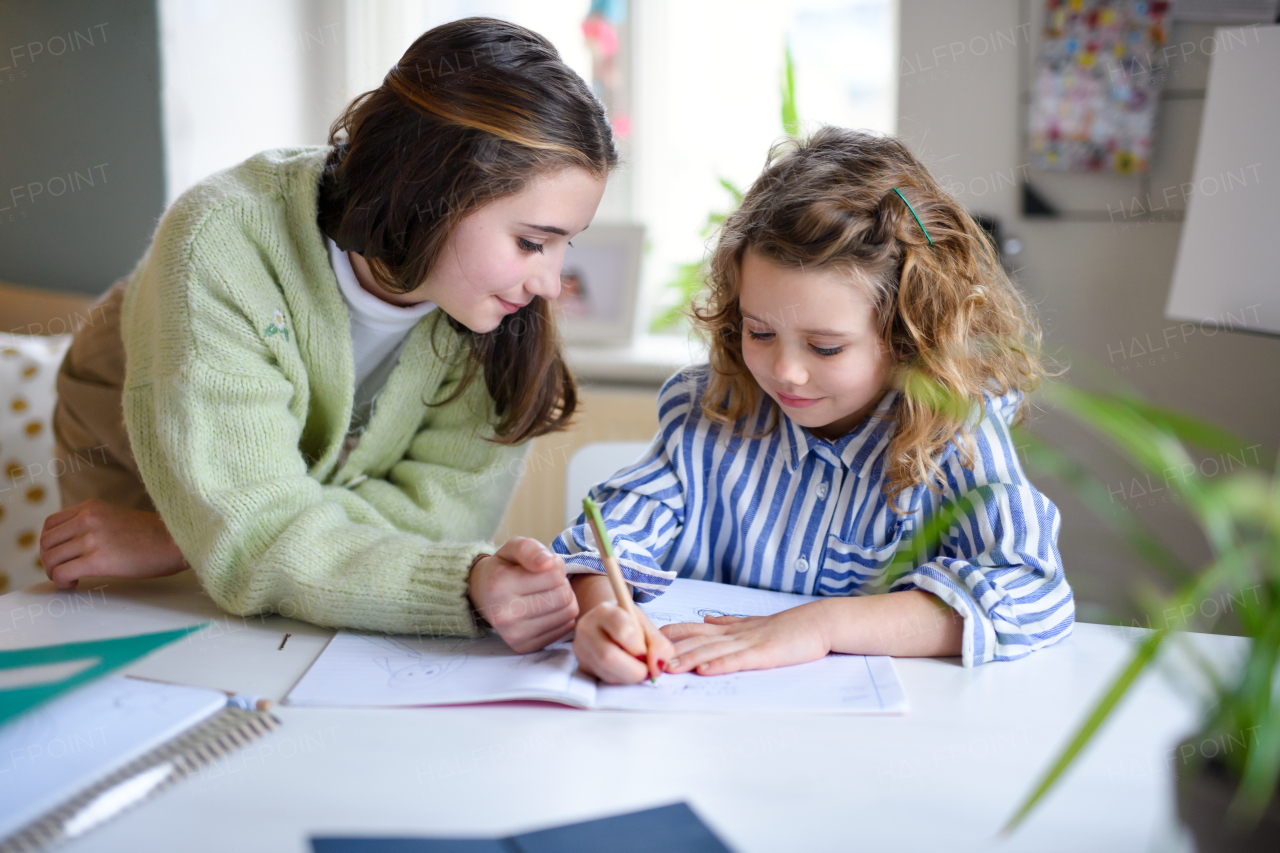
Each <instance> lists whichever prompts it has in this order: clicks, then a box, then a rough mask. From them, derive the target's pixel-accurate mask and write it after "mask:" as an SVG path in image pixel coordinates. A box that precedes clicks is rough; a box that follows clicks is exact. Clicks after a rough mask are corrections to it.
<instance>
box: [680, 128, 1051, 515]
mask: <svg viewBox="0 0 1280 853" xmlns="http://www.w3.org/2000/svg"><path fill="white" fill-rule="evenodd" d="M895 188H897V189H898V190H899V191H900V192H901V193H902V196H901V197H900V196H899V195H898V193H897V192H894V189H895ZM904 198H905V201H904ZM907 202H910V208H908V206H907ZM912 209H914V211H915V216H919V217H920V222H917V221H916V218H915V216H913V215H912V212H911V211H912ZM921 223H923V228H922V227H921ZM926 231H927V232H928V234H927V236H926V233H925V232H926ZM930 238H932V243H930ZM748 248H750V249H751V250H753V251H755V252H759V253H760V255H762V256H763V257H765V258H768V259H769V260H770V261H772V262H773V263H776V264H781V265H783V266H787V267H793V268H795V267H798V268H804V269H812V268H818V267H835V268H837V269H839V268H843V269H847V270H849V272H850V286H851V287H853V286H857V284H855V282H858V281H861V282H868V283H869V284H870V286H871V289H872V293H871V294H870V295H871V297H872V302H873V304H874V305H875V307H876V316H877V318H878V321H879V324H880V336H881V340H882V341H883V343H884V345H885V347H886V348H887V349H888V351H889V353H890V356H891V358H892V359H893V361H894V362H895V365H896V368H897V371H898V373H899V375H900V377H901V381H902V382H903V383H904V386H905V387H904V391H905V393H903V394H902V395H901V399H900V401H899V402H898V404H897V409H896V413H895V415H894V416H895V418H896V419H897V425H896V429H895V430H894V434H893V437H892V438H891V439H890V442H889V447H888V450H887V451H886V459H885V494H886V495H887V496H888V497H889V498H890V500H892V501H895V503H896V498H897V496H898V495H899V494H900V493H901V492H902V491H903V490H904V489H908V488H911V487H914V486H916V485H919V484H926V485H928V486H929V488H931V489H934V490H935V491H937V490H940V489H941V473H942V472H941V469H940V468H939V466H938V457H939V455H940V452H941V451H942V450H943V448H944V447H945V446H946V444H947V442H948V441H951V440H955V442H956V448H957V450H958V452H959V453H960V458H961V460H962V462H963V464H964V465H965V466H966V467H970V468H972V466H973V457H974V452H975V448H974V439H973V427H974V426H975V424H974V422H973V420H972V418H973V413H974V412H975V411H976V412H978V413H981V412H983V406H984V395H985V394H989V393H993V392H994V393H996V394H1006V393H1008V392H1009V391H1010V390H1013V389H1018V390H1021V391H1024V392H1029V391H1031V390H1033V389H1034V388H1035V387H1037V385H1038V384H1039V382H1040V380H1041V378H1042V377H1044V376H1046V375H1047V371H1046V369H1045V367H1044V364H1043V362H1042V360H1041V356H1040V336H1041V333H1040V326H1039V324H1038V323H1037V321H1036V319H1035V316H1034V315H1033V314H1032V313H1031V311H1030V310H1029V309H1028V307H1027V305H1026V302H1025V301H1024V300H1023V298H1022V296H1021V294H1020V293H1019V292H1018V290H1017V289H1016V288H1015V287H1014V286H1013V284H1012V283H1011V282H1010V281H1009V278H1008V276H1007V275H1006V274H1005V272H1004V269H1003V267H1001V265H1000V261H999V258H998V256H997V255H996V253H995V251H994V249H993V247H992V245H991V241H990V240H989V238H988V237H987V235H986V233H985V232H984V231H983V230H982V229H981V228H980V227H979V226H978V225H977V223H975V222H974V221H973V218H972V217H971V216H969V214H968V213H966V212H965V210H964V208H963V207H961V206H960V204H959V203H958V202H957V201H956V200H955V199H954V198H952V197H951V196H950V195H949V194H948V193H947V192H946V191H945V190H943V189H942V187H941V186H939V185H938V183H937V182H936V181H935V180H934V179H933V177H932V176H931V175H930V174H929V172H928V170H927V169H925V167H924V166H923V165H921V164H920V162H919V161H917V160H916V158H915V157H914V156H912V154H911V152H910V151H908V150H907V148H906V146H905V145H903V144H902V143H901V142H900V141H898V140H897V139H893V138H891V137H880V136H875V135H872V134H868V133H861V132H857V131H852V130H846V129H843V128H837V127H824V128H822V129H821V130H819V131H818V132H817V133H815V134H814V135H813V136H812V137H811V138H810V139H809V140H807V141H803V142H798V141H791V142H786V143H783V144H781V145H779V146H775V147H774V149H773V150H772V151H771V152H770V154H769V161H768V163H767V164H766V166H765V169H764V172H763V173H762V174H761V175H760V177H759V178H757V179H756V181H755V183H754V184H753V185H752V186H751V189H750V190H749V191H748V192H747V194H746V196H745V197H744V198H743V200H742V205H741V206H740V207H739V208H738V209H737V210H736V211H734V213H732V214H731V215H730V216H729V217H728V218H726V220H725V222H724V224H723V226H722V227H721V230H720V235H719V239H718V242H717V245H716V249H715V252H714V253H713V255H712V259H711V272H710V280H709V281H708V283H707V290H706V293H705V296H704V298H703V300H702V303H701V304H700V305H695V307H694V309H693V316H694V321H695V324H696V325H697V326H698V327H699V328H700V329H701V330H702V331H703V332H704V334H706V335H707V336H708V338H709V343H710V361H711V367H712V370H711V379H710V384H709V386H708V387H707V389H706V392H705V394H704V396H703V400H702V406H703V410H704V411H705V412H706V413H707V414H708V416H709V417H711V418H712V419H714V420H717V421H719V422H721V423H726V424H733V423H736V422H739V421H740V419H743V418H745V417H746V416H747V415H748V414H750V413H751V412H753V411H755V409H756V406H757V405H758V404H759V402H760V395H761V394H762V392H761V390H760V387H759V385H757V384H756V382H755V379H754V378H753V377H752V376H751V373H750V371H749V370H748V369H747V366H746V362H745V361H744V360H743V357H742V311H741V308H740V305H739V301H738V296H739V292H740V289H739V288H740V284H739V275H740V271H741V264H742V257H743V253H744V252H746V250H747V249H748ZM1027 405H1028V404H1027V401H1026V398H1025V396H1024V398H1023V400H1022V402H1021V403H1020V404H1019V407H1018V410H1017V412H1016V416H1015V420H1017V421H1021V420H1022V419H1023V418H1024V417H1025V415H1026V411H1027ZM775 410H776V408H775ZM773 422H774V425H775V426H776V422H777V419H776V418H774V419H773Z"/></svg>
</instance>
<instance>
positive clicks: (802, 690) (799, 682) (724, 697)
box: [595, 580, 907, 714]
mask: <svg viewBox="0 0 1280 853" xmlns="http://www.w3.org/2000/svg"><path fill="white" fill-rule="evenodd" d="M815 600H816V597H815V596H809V595H792V594H790V593H785V592H775V591H773V590H762V589H753V588H751V587H741V586H734V585H732V584H722V583H711V582H709V581H693V580H677V581H675V582H674V583H672V585H671V587H670V589H668V590H667V592H665V593H663V594H662V595H661V596H659V597H658V598H657V599H655V600H653V601H651V602H649V603H648V604H644V605H641V607H642V608H643V609H644V611H645V612H646V613H647V614H648V615H649V618H650V619H651V620H652V621H653V623H654V624H656V625H657V626H658V627H662V626H663V625H668V624H672V623H675V622H701V621H703V617H704V616H769V615H772V614H774V613H779V612H781V611H783V610H787V609H789V608H791V607H798V606H799V605H801V604H805V603H807V602H810V601H815ZM595 707H597V708H610V709H614V710H630V711H701V712H716V713H733V712H756V713H759V712H794V711H800V712H808V713H836V714H903V713H906V711H907V698H906V694H905V693H904V692H903V690H902V684H901V682H899V680H898V675H897V673H896V672H895V671H894V668H893V660H892V659H891V658H888V657H866V656H863V655H827V656H826V657H825V658H822V659H821V660H816V661H811V662H810V663H805V664H799V665H797V666H785V667H779V668H777V669H767V670H754V671H750V672H735V673H730V674H728V675H712V676H701V675H694V674H692V673H683V674H680V675H672V674H666V675H663V676H661V677H659V678H658V682H657V684H649V683H647V682H645V683H642V684H637V685H628V686H612V685H604V684H602V685H600V687H599V688H598V690H597V692H596V702H595Z"/></svg>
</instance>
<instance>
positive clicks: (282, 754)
mask: <svg viewBox="0 0 1280 853" xmlns="http://www.w3.org/2000/svg"><path fill="white" fill-rule="evenodd" d="M103 583H104V582H102V581H90V582H89V583H88V585H89V586H91V587H95V588H94V589H91V590H86V591H82V592H78V593H65V592H64V593H58V592H54V591H53V588H52V586H51V585H47V584H45V585H40V586H36V587H32V588H30V589H28V590H24V591H19V592H13V593H10V594H8V595H5V596H0V648H14V647H18V646H29V645H39V644H46V643H54V642H70V641H74V640H81V639H91V638H99V637H107V636H120V635H124V634H129V633H138V632H143V631H150V630H160V629H164V628H171V627H178V626H182V625H190V624H194V623H197V622H200V621H204V620H213V622H214V624H213V625H212V626H211V627H210V628H207V629H205V631H203V632H201V633H199V634H196V635H194V636H193V637H191V638H190V639H188V640H184V641H181V642H179V643H178V644H176V645H173V646H170V647H168V648H165V649H163V650H161V651H159V652H157V653H156V654H154V655H152V656H151V657H150V658H147V659H145V660H144V661H141V662H139V663H138V664H136V665H135V666H133V667H131V668H130V669H128V670H126V671H127V672H130V673H134V674H138V675H144V676H149V677H153V678H161V679H167V680H172V681H181V682H185V683H189V684H195V685H200V686H205V687H220V688H225V689H229V690H238V691H243V692H247V693H256V694H259V695H262V696H267V697H270V698H272V699H275V700H280V699H282V698H283V697H284V695H285V694H286V693H287V692H288V691H289V689H290V687H291V686H292V685H293V683H294V682H295V681H296V680H297V678H298V677H300V676H301V675H302V673H303V672H304V671H305V670H306V669H307V667H308V666H309V665H310V664H311V661H312V660H313V659H314V658H315V656H316V655H317V654H318V653H319V652H320V650H321V649H322V648H323V646H324V644H325V642H326V641H327V639H328V637H329V636H330V633H331V632H329V631H326V630H323V629H320V628H316V627H313V626H309V625H305V624H302V623H299V622H295V621H293V620H289V619H285V618H283V617H278V616H272V617H266V618H264V619H249V620H244V619H239V618H236V617H229V616H226V615H225V614H222V613H220V612H219V611H218V610H217V609H216V608H215V607H214V605H213V604H212V602H211V601H210V600H209V599H208V598H207V597H205V596H204V595H203V594H202V593H201V592H200V591H199V590H198V588H197V587H196V585H195V583H194V579H193V578H192V577H191V576H190V573H184V575H181V576H178V577H175V578H169V579H165V580H162V581H146V582H128V583H124V582H122V583H112V584H109V585H105V586H102V585H101V584H103ZM286 632H289V633H292V635H293V636H292V637H290V638H289V641H288V643H287V644H286V645H285V648H284V649H283V650H279V649H278V646H279V645H280V641H281V639H282V637H283V636H284V634H285V633H286ZM1135 634H1136V632H1128V631H1125V630H1123V629H1113V628H1107V627H1103V626H1099V625H1085V624H1078V625H1077V626H1076V629H1075V634H1074V636H1072V637H1071V638H1069V639H1068V640H1066V641H1065V642H1064V643H1062V644H1059V645H1058V646H1055V647H1053V648H1050V649H1048V650H1045V651H1042V652H1039V653H1037V654H1034V655H1032V656H1031V657H1030V658H1028V659H1026V660H1024V661H1020V662H1017V663H1005V664H989V665H987V666H983V667H979V668H977V669H974V670H970V671H965V670H964V669H963V668H961V667H960V666H959V665H958V664H957V663H956V662H954V661H950V660H898V661H896V666H897V669H898V673H899V674H900V676H901V678H902V680H903V683H904V686H905V687H906V691H907V695H908V697H909V699H910V702H911V707H912V711H911V713H910V714H908V715H906V716H903V717H853V716H820V715H804V714H795V715H785V716H783V715H779V716H735V717H729V716H699V715H680V714H638V713H637V714H633V713H615V712H585V711H576V710H571V709H567V708H559V707H555V706H543V705H535V704H518V705H501V706H473V707H453V708H435V709H409V710H347V709H342V710H338V709H334V710H326V709H311V708H290V707H288V706H278V707H277V709H276V713H277V715H278V716H279V717H280V719H281V720H282V721H283V722H284V725H283V726H282V727H281V728H280V729H279V730H277V731H276V732H274V733H272V734H271V735H269V736H268V737H266V738H264V739H263V740H261V741H258V742H257V743H255V744H253V745H251V746H250V747H248V748H246V749H244V750H241V751H240V752H239V753H236V754H234V755H232V756H231V757H230V758H228V759H225V760H224V761H223V762H222V763H221V764H218V765H214V766H212V767H211V768H209V769H207V770H206V771H205V772H204V773H203V774H202V775H200V776H197V777H194V778H191V779H188V780H186V781H184V782H181V783H179V784H177V785H175V786H174V787H173V788H171V789H169V790H168V791H166V792H164V793H162V794H161V795H159V796H158V797H157V798H156V799H155V800H153V801H151V802H148V803H146V804H144V805H142V806H141V807H139V808H137V809H135V810H134V811H131V812H129V813H127V814H125V815H124V816H123V817H121V818H119V819H117V820H115V821H113V822H111V823H109V824H107V825H106V826H104V827H102V828H100V829H97V830H95V831H93V832H91V833H89V834H88V835H87V836H86V837H84V838H82V839H80V840H78V841H77V842H75V843H72V844H69V845H67V846H66V848H65V849H67V850H68V851H95V850H104V851H105V850H123V849H137V850H172V849H177V848H178V847H179V845H180V846H181V849H184V850H187V849H189V850H210V851H218V853H226V851H231V850H233V851H236V853H247V851H256V850H263V851H298V853H302V851H308V853H309V851H310V846H309V844H308V842H307V839H308V838H309V837H310V836H311V835H314V834H332V833H346V834H356V833H365V834H375V835H376V834H385V835H394V834H419V835H446V836H448V835H462V836H467V835H472V836H483V835H499V834H506V833H512V832H519V831H524V830H527V829H534V828H541V827H546V826H554V825H558V824H563V823H568V822H572V821H577V820H584V819H589V818H593V817H601V816H605V815H608V814H614V813H619V812H625V811H633V810H637V809H640V808H645V807H649V806H654V805H660V804H664V803H669V802H673V801H676V800H686V801H688V802H689V803H690V804H691V805H692V806H693V808H694V809H695V810H696V811H697V812H698V814H699V815H701V816H702V818H703V819H704V820H705V821H706V822H707V823H708V824H709V825H711V826H712V827H713V828H714V829H715V830H716V832H718V833H719V834H720V835H721V837H722V838H724V839H725V841H726V842H727V843H729V844H730V845H731V846H732V847H733V848H734V849H735V850H737V851H740V853H754V851H822V850H832V851H837V850H838V851H851V850H867V851H877V853H879V851H892V850H904V851H915V850H929V851H936V850H947V851H968V850H986V849H993V848H998V849H999V850H1001V851H1018V850H1026V851H1035V853H1047V851H1055V850H1063V851H1079V850H1091V851H1097V853H1103V851H1111V850H1123V851H1155V850H1174V851H1190V850H1192V849H1193V846H1192V844H1191V843H1190V842H1189V841H1188V840H1187V839H1186V837H1185V836H1184V835H1183V834H1182V833H1181V831H1180V830H1179V829H1178V827H1177V825H1176V820H1175V816H1174V808H1175V807H1174V800H1173V794H1172V791H1173V788H1172V778H1173V765H1172V762H1171V760H1170V751H1171V749H1172V748H1173V746H1174V745H1175V744H1176V743H1177V742H1178V740H1179V739H1180V737H1181V736H1183V735H1184V734H1186V733H1188V732H1189V731H1190V730H1191V728H1192V726H1193V724H1194V713H1193V710H1194V709H1193V708H1191V707H1190V706H1189V703H1188V701H1187V700H1185V699H1183V698H1181V694H1179V693H1178V692H1176V691H1175V690H1173V689H1172V688H1171V687H1170V686H1168V683H1167V681H1166V680H1165V679H1164V678H1163V677H1161V676H1159V675H1158V674H1154V673H1153V674H1151V675H1149V676H1146V677H1144V680H1143V681H1142V682H1140V685H1139V688H1138V689H1137V690H1136V692H1135V693H1134V694H1133V695H1131V696H1130V698H1129V699H1128V700H1126V702H1125V703H1124V704H1123V705H1122V706H1121V708H1120V711H1119V713H1118V716H1117V717H1116V718H1115V719H1113V721H1112V722H1111V724H1110V725H1108V727H1107V728H1106V729H1104V731H1103V733H1102V736H1101V737H1100V738H1099V739H1098V740H1097V742H1096V743H1095V744H1094V745H1093V747H1092V748H1091V749H1090V750H1089V752H1088V753H1087V754H1086V756H1085V757H1084V760H1082V761H1081V762H1079V763H1078V764H1077V766H1076V767H1074V768H1073V769H1072V771H1071V772H1070V774H1069V775H1068V777H1067V778H1066V779H1065V780H1064V782H1063V783H1062V784H1060V786H1059V788H1058V789H1057V790H1056V791H1055V792H1054V793H1053V794H1052V796H1051V797H1050V799H1049V801H1048V802H1047V803H1045V804H1044V806H1043V807H1042V808H1041V809H1040V810H1039V811H1037V812H1036V813H1035V814H1034V815H1033V816H1032V817H1031V818H1030V819H1029V821H1028V822H1027V823H1026V824H1025V825H1024V827H1023V828H1022V829H1021V830H1020V831H1019V832H1018V833H1017V834H1015V835H1014V836H1013V837H1012V838H1011V839H1008V840H1006V841H1003V842H997V841H996V840H995V839H994V833H995V832H996V831H997V830H998V829H999V827H1000V826H1001V825H1002V823H1003V822H1004V820H1005V819H1006V818H1008V816H1009V815H1010V814H1011V812H1012V811H1013V809H1014V808H1015V806H1016V805H1017V803H1018V802H1019V801H1020V800H1021V799H1022V797H1023V796H1024V794H1025V793H1026V792H1027V790H1028V789H1029V787H1030V786H1031V784H1032V783H1033V782H1034V780H1035V779H1036V778H1038V777H1039V775H1040V773H1041V772H1042V771H1043V769H1044V768H1045V766H1046V763H1047V762H1048V761H1049V760H1050V759H1051V758H1052V757H1053V756H1054V754H1056V751H1057V750H1058V748H1059V747H1060V745H1061V744H1062V742H1063V741H1064V739H1065V738H1066V737H1067V736H1068V734H1069V733H1070V732H1071V731H1072V730H1073V729H1074V727H1075V725H1076V724H1077V723H1078V721H1079V720H1080V719H1081V716H1082V714H1083V713H1084V712H1085V711H1086V709H1087V708H1089V707H1090V706H1091V705H1092V703H1093V701H1094V700H1095V698H1096V697H1097V695H1098V693H1099V691H1100V690H1101V689H1102V688H1103V686H1104V685H1105V684H1106V683H1107V682H1108V681H1109V679H1110V677H1111V676H1112V675H1113V673H1114V672H1115V671H1116V670H1117V669H1118V667H1120V666H1121V665H1122V664H1123V662H1124V661H1125V660H1127V653H1128V649H1129V648H1130V643H1131V642H1132V636H1133V635H1135ZM1196 641H1197V643H1198V644H1199V645H1200V647H1201V648H1202V650H1204V651H1206V652H1207V653H1209V654H1212V655H1215V656H1221V657H1222V658H1226V657H1228V656H1231V655H1235V654H1239V653H1240V652H1241V651H1242V650H1243V648H1244V644H1245V642H1246V641H1244V640H1241V639H1238V638H1231V637H1212V636H1207V635H1200V636H1199V637H1197V638H1196ZM605 780H624V781H623V782H622V783H619V782H616V781H605Z"/></svg>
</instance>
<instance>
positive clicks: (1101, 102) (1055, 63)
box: [1028, 0, 1171, 175]
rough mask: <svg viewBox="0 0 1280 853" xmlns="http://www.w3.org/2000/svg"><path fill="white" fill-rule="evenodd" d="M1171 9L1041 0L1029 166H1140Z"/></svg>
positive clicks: (1124, 170)
mask: <svg viewBox="0 0 1280 853" xmlns="http://www.w3.org/2000/svg"><path fill="white" fill-rule="evenodd" d="M1170 8H1171V7H1170V4H1169V3H1168V2H1164V0H1150V2H1148V0H1046V8H1045V25H1044V33H1043V38H1042V40H1041V45H1040V59H1039V62H1038V65H1037V70H1036V78H1035V88H1034V93H1033V98H1032V103H1031V111H1030V116H1029V128H1028V129H1029V132H1030V148H1031V161H1032V165H1034V166H1035V167H1036V168H1039V169H1061V170H1068V171H1112V172H1117V173H1119V174H1122V175H1123V174H1132V173H1137V172H1145V171H1147V168H1148V165H1149V163H1150V160H1151V147H1152V139H1153V136H1154V128H1155V116H1156V104H1157V102H1158V100H1159V97H1160V89H1161V87H1162V85H1163V84H1164V82H1165V77H1166V75H1167V68H1166V65H1167V63H1166V60H1165V56H1166V55H1165V53H1164V52H1163V50H1162V48H1163V47H1164V45H1165V42H1166V41H1168V26H1169V20H1168V19H1169V13H1170Z"/></svg>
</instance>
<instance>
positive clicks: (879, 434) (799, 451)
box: [764, 388, 900, 471]
mask: <svg viewBox="0 0 1280 853" xmlns="http://www.w3.org/2000/svg"><path fill="white" fill-rule="evenodd" d="M899 393H900V392H899V391H898V389H896V388H890V389H889V391H888V392H887V393H886V394H885V395H884V397H882V398H881V400H880V402H879V403H877V404H876V407H875V408H874V409H873V410H872V411H871V414H869V415H867V417H865V418H864V419H863V420H862V422H861V423H860V424H858V425H857V426H856V427H854V428H853V429H852V430H851V431H850V432H848V433H846V434H844V435H842V436H840V438H838V439H836V440H835V441H827V440H826V439H825V438H821V437H819V436H816V435H814V434H813V433H811V432H809V430H807V429H805V428H804V427H802V426H800V424H798V423H796V422H795V421H793V420H791V418H789V417H787V415H786V414H785V413H784V412H783V411H782V410H781V407H780V406H778V405H777V404H776V403H774V402H773V400H772V398H770V397H768V396H765V397H764V400H765V403H766V405H768V404H772V405H773V406H774V407H775V409H776V410H777V412H778V417H779V418H780V419H781V423H780V425H779V428H780V429H781V431H782V435H783V445H784V446H785V447H786V453H787V459H786V461H787V466H788V468H789V469H790V470H791V471H794V470H796V468H798V467H799V466H800V463H801V462H803V461H804V458H805V456H807V455H809V453H811V452H812V453H815V454H816V455H817V456H818V458H819V459H822V460H823V461H824V462H826V463H827V464H829V465H840V466H843V467H844V468H845V469H849V468H852V467H853V464H854V462H855V460H857V458H858V455H859V453H860V452H861V451H862V450H863V448H864V447H866V445H867V444H869V443H870V444H873V445H874V444H878V443H879V442H880V441H882V440H883V439H885V438H886V437H887V436H888V435H889V431H888V430H887V429H885V428H884V427H883V426H882V424H883V422H884V421H886V420H891V419H892V418H891V417H890V416H889V415H890V412H891V410H892V409H893V406H894V404H895V403H897V402H898V395H899Z"/></svg>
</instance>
